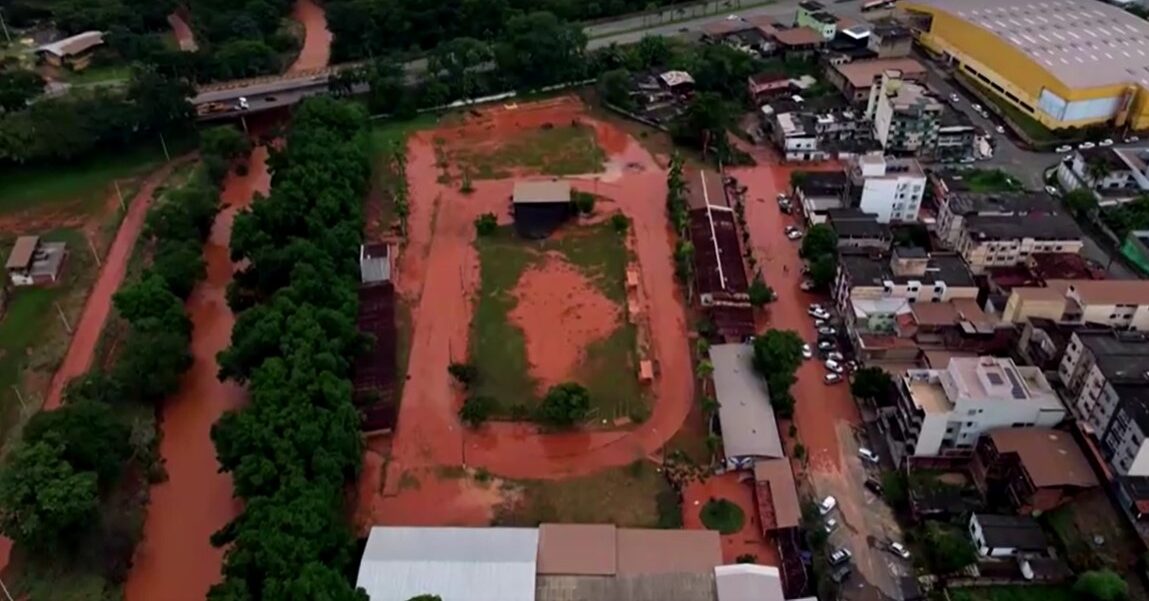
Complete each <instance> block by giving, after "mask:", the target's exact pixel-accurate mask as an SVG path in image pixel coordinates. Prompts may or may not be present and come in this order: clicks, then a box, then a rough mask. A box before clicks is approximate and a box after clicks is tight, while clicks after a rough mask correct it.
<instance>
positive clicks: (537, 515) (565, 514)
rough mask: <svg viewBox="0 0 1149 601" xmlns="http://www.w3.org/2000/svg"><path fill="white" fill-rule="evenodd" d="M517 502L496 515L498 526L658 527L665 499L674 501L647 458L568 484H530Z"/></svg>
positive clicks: (521, 484) (516, 484) (521, 486)
mask: <svg viewBox="0 0 1149 601" xmlns="http://www.w3.org/2000/svg"><path fill="white" fill-rule="evenodd" d="M504 486H508V487H511V488H518V489H519V492H520V494H517V495H512V496H513V497H516V498H517V501H515V502H512V503H509V504H506V505H504V506H502V507H500V508H499V509H498V511H496V515H495V520H494V522H495V525H501V526H537V525H538V524H540V523H543V522H557V523H579V524H603V523H606V524H615V525H617V526H620V527H624V528H657V527H659V523H660V522H659V506H658V499H659V498H660V497H662V498H666V497H673V495H674V491H673V490H672V489H671V488H670V484H669V483H667V481H666V478H664V477H663V476H662V474H660V473H659V472H658V471H657V470H656V469H655V465H654V464H652V463H650V462H648V461H644V460H636V462H635V463H633V464H631V465H629V466H626V467H618V468H612V469H609V470H604V471H602V472H599V473H597V474H594V475H591V476H583V477H579V478H569V479H563V480H525V481H517V482H508V483H505V484H504Z"/></svg>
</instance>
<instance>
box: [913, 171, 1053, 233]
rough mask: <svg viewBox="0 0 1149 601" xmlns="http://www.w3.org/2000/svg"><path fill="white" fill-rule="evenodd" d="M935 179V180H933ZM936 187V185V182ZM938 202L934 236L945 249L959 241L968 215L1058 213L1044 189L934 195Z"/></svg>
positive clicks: (1006, 215)
mask: <svg viewBox="0 0 1149 601" xmlns="http://www.w3.org/2000/svg"><path fill="white" fill-rule="evenodd" d="M935 182H936V180H935ZM935 190H936V185H935ZM935 197H936V198H937V203H938V218H937V229H936V231H937V237H938V242H940V243H941V244H942V246H944V247H945V248H949V249H955V248H957V247H958V244H959V243H960V242H961V236H962V230H963V229H965V220H966V218H969V217H978V216H982V217H1013V216H1018V215H1031V214H1032V215H1048V214H1053V213H1057V212H1058V211H1057V203H1056V201H1054V200H1053V199H1052V198H1050V196H1049V195H1048V194H1046V193H1045V192H1029V191H1022V192H968V191H964V190H962V191H953V192H950V193H948V194H944V195H940V196H939V195H937V194H935Z"/></svg>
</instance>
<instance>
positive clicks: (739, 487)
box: [682, 472, 779, 566]
mask: <svg viewBox="0 0 1149 601" xmlns="http://www.w3.org/2000/svg"><path fill="white" fill-rule="evenodd" d="M745 474H746V472H742V473H738V472H727V473H725V474H722V475H720V476H711V477H710V478H707V479H706V480H704V481H702V482H691V483H690V484H688V485H687V486H686V488H685V489H683V491H682V525H683V526H685V527H686V528H696V529H702V528H705V527H706V526H704V525H703V524H702V518H701V517H700V515H701V512H702V508H703V507H704V506H705V505H706V503H707V501H709V500H710V499H726V500H728V501H731V502H733V503H735V504H737V505H738V507H739V508H741V509H742V513H743V514H744V515H745V516H746V521H745V522H743V524H742V530H739V531H738V532H735V533H734V534H724V535H722V561H723V562H725V563H728V564H730V563H735V562H736V561H737V559H738V556H739V555H746V554H749V555H753V556H754V557H755V558H756V561H755V563H758V564H761V565H767V566H776V565H778V563H779V554H778V548H777V546H776V544H775V542H774V541H773V540H767V539H764V538H762V528H761V526H760V525H759V524H758V507H757V506H756V505H755V503H754V480H753V479H752V478H751V479H750V480H748V481H746V482H739V476H740V475H745Z"/></svg>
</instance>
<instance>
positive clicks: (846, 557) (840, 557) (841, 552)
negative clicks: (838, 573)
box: [827, 547, 854, 566]
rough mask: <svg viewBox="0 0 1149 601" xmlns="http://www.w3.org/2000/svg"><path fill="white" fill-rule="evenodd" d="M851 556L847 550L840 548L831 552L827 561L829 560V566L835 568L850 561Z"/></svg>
mask: <svg viewBox="0 0 1149 601" xmlns="http://www.w3.org/2000/svg"><path fill="white" fill-rule="evenodd" d="M853 556H854V554H853V553H850V550H849V549H847V548H845V547H842V548H841V549H835V550H834V551H832V552H831V553H830V555H829V556H828V557H827V559H829V561H830V565H832V566H836V565H838V564H840V563H845V562H847V561H850V558H851V557H853Z"/></svg>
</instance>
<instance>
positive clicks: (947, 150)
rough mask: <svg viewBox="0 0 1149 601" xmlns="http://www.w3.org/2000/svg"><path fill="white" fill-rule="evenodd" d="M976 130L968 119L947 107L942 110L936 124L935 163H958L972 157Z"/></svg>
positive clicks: (961, 113) (963, 114)
mask: <svg viewBox="0 0 1149 601" xmlns="http://www.w3.org/2000/svg"><path fill="white" fill-rule="evenodd" d="M976 139H977V128H976V127H974V125H973V122H972V121H970V119H969V117H967V116H966V114H965V113H963V112H961V111H957V110H954V109H952V108H950V107H948V106H946V107H943V108H942V113H941V120H940V121H939V122H938V131H937V144H936V145H935V147H934V149H933V157H932V158H933V159H934V160H935V161H954V162H956V161H960V160H962V159H965V158H969V157H971V156H973V155H974V142H975V140H976Z"/></svg>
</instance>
